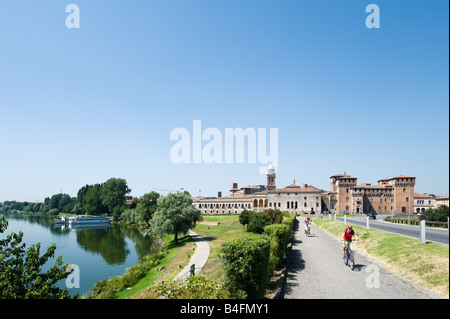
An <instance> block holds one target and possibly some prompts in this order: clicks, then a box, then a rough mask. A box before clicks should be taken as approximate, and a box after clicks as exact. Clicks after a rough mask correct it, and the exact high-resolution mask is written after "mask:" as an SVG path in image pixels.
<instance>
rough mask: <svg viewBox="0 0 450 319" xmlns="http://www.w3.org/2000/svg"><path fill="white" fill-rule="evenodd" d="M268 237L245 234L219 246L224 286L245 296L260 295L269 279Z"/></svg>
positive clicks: (259, 296)
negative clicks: (223, 272) (243, 293)
mask: <svg viewBox="0 0 450 319" xmlns="http://www.w3.org/2000/svg"><path fill="white" fill-rule="evenodd" d="M270 242H271V240H270V237H269V236H266V235H256V234H252V235H244V236H242V237H240V238H237V239H235V240H233V241H231V242H229V243H225V244H223V245H222V246H221V249H220V254H221V255H222V258H223V263H222V266H223V269H224V271H225V275H226V286H227V288H228V289H229V291H232V292H236V291H239V290H242V291H244V292H245V293H246V294H247V298H251V299H253V298H262V297H263V296H264V293H265V290H266V287H267V283H268V280H269V267H268V266H269V256H270Z"/></svg>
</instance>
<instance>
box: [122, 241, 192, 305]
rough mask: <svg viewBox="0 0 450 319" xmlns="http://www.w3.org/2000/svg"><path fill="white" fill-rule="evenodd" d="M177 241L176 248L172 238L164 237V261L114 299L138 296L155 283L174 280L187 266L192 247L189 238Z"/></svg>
mask: <svg viewBox="0 0 450 319" xmlns="http://www.w3.org/2000/svg"><path fill="white" fill-rule="evenodd" d="M178 241H179V244H178V246H175V244H174V241H173V236H172V235H168V236H165V237H164V238H163V242H164V243H165V244H164V247H163V250H164V251H166V256H165V257H164V259H163V260H162V261H161V262H160V264H158V265H157V266H156V267H153V268H152V269H150V270H149V271H148V273H147V275H146V276H145V277H144V278H142V279H141V280H139V281H138V282H137V283H136V284H135V285H134V286H132V287H128V288H127V289H124V290H122V291H121V292H119V293H117V294H116V299H126V298H130V297H133V296H138V295H139V294H140V293H141V292H142V291H143V290H144V289H146V288H147V287H148V286H150V285H151V284H153V283H155V282H157V281H162V280H171V279H173V278H175V276H176V275H177V274H178V272H179V271H181V269H183V268H184V267H185V266H186V265H187V264H188V262H189V257H188V255H190V256H192V247H193V245H194V244H193V243H194V240H193V239H192V237H191V236H184V237H181V238H179V239H178ZM180 265H181V269H180ZM160 267H164V270H163V271H158V268H160Z"/></svg>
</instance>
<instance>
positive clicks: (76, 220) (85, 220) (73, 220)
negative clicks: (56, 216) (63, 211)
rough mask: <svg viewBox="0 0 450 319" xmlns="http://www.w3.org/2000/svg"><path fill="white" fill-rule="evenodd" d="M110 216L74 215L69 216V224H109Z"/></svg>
mask: <svg viewBox="0 0 450 319" xmlns="http://www.w3.org/2000/svg"><path fill="white" fill-rule="evenodd" d="M110 223H111V218H109V217H106V216H75V217H70V218H69V225H71V226H75V225H87V224H97V225H104V224H110Z"/></svg>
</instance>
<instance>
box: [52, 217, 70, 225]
mask: <svg viewBox="0 0 450 319" xmlns="http://www.w3.org/2000/svg"><path fill="white" fill-rule="evenodd" d="M53 220H54V221H55V224H67V222H68V221H69V218H67V217H66V216H61V218H55V219H53Z"/></svg>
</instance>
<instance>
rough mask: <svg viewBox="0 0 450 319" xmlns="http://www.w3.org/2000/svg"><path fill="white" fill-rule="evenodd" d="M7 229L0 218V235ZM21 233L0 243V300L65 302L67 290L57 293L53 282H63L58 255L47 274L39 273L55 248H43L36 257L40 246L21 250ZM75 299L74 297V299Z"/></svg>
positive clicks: (62, 269) (64, 271) (63, 266)
mask: <svg viewBox="0 0 450 319" xmlns="http://www.w3.org/2000/svg"><path fill="white" fill-rule="evenodd" d="M7 227H8V221H7V220H6V218H5V217H3V216H0V233H3V232H4V231H5V230H6V228H7ZM22 237H23V233H22V232H19V234H16V233H11V234H9V235H8V236H7V238H6V239H2V240H0V298H7V299H69V298H71V297H70V296H68V291H67V290H65V289H64V290H61V289H60V288H58V287H57V286H56V282H58V281H59V280H62V279H65V278H67V277H68V276H69V274H70V272H66V269H67V264H66V265H63V262H62V258H61V256H58V258H57V260H56V264H55V265H54V266H52V267H51V268H50V269H49V270H48V271H47V272H42V266H43V265H44V264H45V263H47V261H48V259H49V258H52V257H54V255H55V250H56V245H55V244H53V245H51V246H49V247H48V248H47V252H46V253H45V254H44V255H43V256H39V255H40V247H41V245H40V243H38V244H36V245H31V247H30V248H28V250H25V244H24V243H22ZM77 297H78V296H75V298H77Z"/></svg>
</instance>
